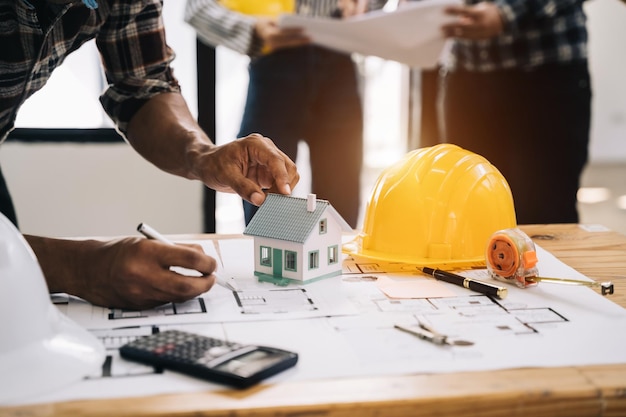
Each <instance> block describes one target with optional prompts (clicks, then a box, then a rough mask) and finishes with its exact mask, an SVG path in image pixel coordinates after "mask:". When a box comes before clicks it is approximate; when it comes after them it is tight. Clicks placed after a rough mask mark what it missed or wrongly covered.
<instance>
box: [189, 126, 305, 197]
mask: <svg viewBox="0 0 626 417" xmlns="http://www.w3.org/2000/svg"><path fill="white" fill-rule="evenodd" d="M196 166H197V167H198V168H200V169H201V171H200V172H199V174H198V175H199V179H200V180H201V181H203V182H204V183H205V184H206V185H207V186H208V187H210V188H212V189H214V190H216V191H222V192H235V193H237V194H239V195H240V196H241V197H243V198H244V199H246V200H247V201H249V202H250V203H252V204H254V205H257V206H260V205H261V204H262V203H263V201H265V193H264V190H268V191H269V192H274V193H280V194H291V190H292V189H293V188H294V187H295V186H296V184H297V183H298V181H299V180H300V175H299V174H298V170H297V168H296V164H295V163H294V162H293V161H292V160H291V159H289V157H288V156H287V155H285V154H284V153H283V152H282V151H281V150H279V149H278V148H277V147H276V146H275V145H274V142H272V141H271V140H270V139H268V138H266V137H264V136H261V135H259V134H257V133H253V134H252V135H250V136H247V137H245V138H242V139H238V140H235V141H233V142H230V143H227V144H225V145H221V146H215V147H213V148H211V149H210V150H208V151H207V152H206V153H204V154H203V155H201V156H200V158H199V160H198V161H197V163H196Z"/></svg>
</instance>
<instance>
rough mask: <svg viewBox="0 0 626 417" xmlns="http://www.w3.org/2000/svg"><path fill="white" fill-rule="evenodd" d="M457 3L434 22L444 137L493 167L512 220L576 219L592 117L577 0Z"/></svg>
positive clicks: (581, 16) (584, 36) (583, 26)
mask: <svg viewBox="0 0 626 417" xmlns="http://www.w3.org/2000/svg"><path fill="white" fill-rule="evenodd" d="M465 3H466V4H464V5H459V6H453V7H449V8H448V9H447V13H448V14H450V15H451V16H454V17H456V19H454V21H453V22H452V23H450V24H446V25H445V26H444V27H443V31H444V33H445V36H447V37H449V38H452V39H454V41H453V46H452V50H451V54H450V56H449V59H448V60H447V62H445V63H444V75H443V90H442V91H440V94H441V99H442V104H443V105H442V108H441V109H442V111H443V115H442V116H443V123H442V125H443V126H442V127H443V129H442V135H443V140H444V141H447V142H451V143H455V144H457V145H459V146H461V147H464V148H466V149H468V150H471V151H473V152H476V153H478V154H480V155H482V156H484V157H486V158H487V159H488V160H489V161H490V162H491V163H492V164H494V165H495V166H496V167H497V168H498V169H499V170H500V171H501V172H502V174H503V175H504V177H505V178H506V180H507V181H508V183H509V185H510V186H511V189H512V192H513V198H514V201H515V211H516V214H517V222H518V223H519V224H529V223H577V222H578V211H577V199H576V193H577V191H578V188H579V184H580V176H581V174H582V171H583V168H584V167H585V164H586V162H587V157H588V144H589V129H590V119H591V84H590V77H589V70H588V63H587V57H588V51H587V30H586V16H585V13H584V10H583V1H581V0H562V1H555V0H543V1H524V0H501V1H494V2H487V1H471V0H470V1H466V2H465Z"/></svg>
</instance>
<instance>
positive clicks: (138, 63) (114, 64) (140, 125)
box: [97, 0, 299, 205]
mask: <svg viewBox="0 0 626 417" xmlns="http://www.w3.org/2000/svg"><path fill="white" fill-rule="evenodd" d="M123 3H124V2H123ZM142 4H143V8H140V9H137V8H136V7H133V5H134V3H133V2H131V3H129V4H128V5H126V4H123V5H120V8H119V9H115V10H116V12H117V14H112V16H111V17H109V21H110V22H109V23H108V24H107V25H105V27H104V28H103V30H102V32H101V33H100V34H98V37H97V44H98V48H99V50H100V53H101V55H102V60H103V62H104V64H105V69H106V74H107V80H108V81H109V83H110V86H109V88H108V89H107V91H106V92H105V94H104V95H103V96H102V97H101V101H102V104H103V106H104V108H105V109H106V110H107V113H108V114H109V115H110V116H111V118H112V119H113V120H114V121H115V122H116V124H117V126H118V129H119V130H120V132H121V133H122V134H124V135H125V137H126V139H127V140H128V142H129V143H130V144H131V145H132V146H133V148H135V149H136V150H137V151H138V152H139V153H140V154H141V155H142V156H143V157H144V158H145V159H147V160H148V161H150V162H152V163H153V164H154V165H156V166H157V167H159V168H160V169H162V170H164V171H166V172H169V173H172V174H175V175H179V176H182V177H185V178H190V179H198V180H201V181H202V182H204V183H205V184H206V185H207V186H209V187H211V188H213V189H215V190H217V191H225V192H236V193H238V194H240V195H241V196H242V197H243V198H245V199H246V200H248V201H250V202H252V203H253V204H257V205H258V204H261V203H262V202H263V201H264V199H265V195H264V193H263V192H262V189H270V190H271V191H275V192H279V193H285V194H289V193H290V192H291V189H292V188H293V187H294V186H295V185H296V184H297V182H298V180H299V176H298V173H297V170H296V166H295V164H294V163H293V162H292V161H291V160H290V159H289V158H288V157H287V156H286V155H285V154H284V153H282V152H281V151H280V150H278V149H277V148H276V147H275V146H274V144H273V143H272V142H271V141H270V140H269V139H267V138H263V137H261V136H259V135H251V136H249V137H247V138H244V139H241V140H237V141H233V142H231V143H229V144H226V145H223V146H215V145H214V144H213V143H212V142H211V140H210V139H209V138H208V137H207V136H206V134H205V133H204V132H203V131H202V129H201V128H200V126H199V125H198V124H197V122H196V121H195V119H194V118H193V116H192V115H191V113H190V111H189V109H188V107H187V104H186V103H185V101H184V99H183V97H182V96H181V95H180V88H179V87H178V83H177V80H176V79H175V78H174V75H173V71H172V68H171V66H170V63H171V61H172V60H173V59H174V55H173V52H172V51H171V50H170V49H169V48H168V47H167V45H166V44H165V38H166V37H165V31H164V26H163V19H162V17H161V11H162V9H161V7H162V4H161V2H160V1H159V0H144V2H142ZM137 51H149V52H150V53H149V54H146V55H143V54H142V55H140V54H137V53H136V52H137Z"/></svg>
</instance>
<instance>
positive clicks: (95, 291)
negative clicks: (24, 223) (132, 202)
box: [25, 235, 217, 309]
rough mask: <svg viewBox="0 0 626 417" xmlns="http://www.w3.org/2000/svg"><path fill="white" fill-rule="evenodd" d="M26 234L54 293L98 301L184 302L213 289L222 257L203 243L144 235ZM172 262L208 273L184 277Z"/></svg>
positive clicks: (135, 304)
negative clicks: (75, 236) (105, 237)
mask: <svg viewBox="0 0 626 417" xmlns="http://www.w3.org/2000/svg"><path fill="white" fill-rule="evenodd" d="M25 238H26V240H27V241H28V243H29V245H30V246H31V247H32V249H33V251H34V252H35V254H36V255H37V260H38V261H39V265H41V269H42V270H43V271H44V275H45V277H46V281H47V284H48V289H49V291H50V292H65V293H68V294H72V295H75V296H78V297H81V298H83V299H84V300H86V301H89V302H90V303H92V304H96V305H101V306H106V307H119V308H131V309H145V308H150V307H155V306H157V305H160V304H164V303H166V302H170V301H174V302H182V301H185V300H188V299H190V298H193V297H195V296H198V295H200V294H202V293H204V292H206V291H208V290H209V289H210V288H211V287H212V286H213V284H214V282H215V277H214V276H213V275H211V274H212V273H213V272H214V271H215V269H216V266H217V264H216V261H215V259H213V258H211V257H210V256H207V255H206V254H204V252H203V250H202V248H201V247H200V246H183V245H176V246H171V245H167V244H164V243H161V242H157V241H153V240H148V239H142V238H126V239H119V240H113V241H108V242H103V241H97V240H64V239H50V238H43V237H36V236H28V235H26V236H25ZM138 260H139V261H138ZM170 266H181V267H184V268H188V269H194V270H196V271H199V272H201V273H203V274H204V275H203V276H201V277H187V276H183V275H180V274H178V273H176V272H174V271H171V270H170V269H169V268H170Z"/></svg>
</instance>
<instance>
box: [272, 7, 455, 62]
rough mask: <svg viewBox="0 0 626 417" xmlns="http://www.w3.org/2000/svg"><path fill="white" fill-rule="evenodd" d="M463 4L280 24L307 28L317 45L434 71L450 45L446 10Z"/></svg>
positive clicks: (290, 18) (285, 18)
mask: <svg viewBox="0 0 626 417" xmlns="http://www.w3.org/2000/svg"><path fill="white" fill-rule="evenodd" d="M459 3H460V2H459V1H458V0H424V1H418V2H411V3H409V4H404V5H403V6H401V7H399V8H398V9H397V10H395V11H392V12H385V11H382V10H377V11H372V12H369V13H366V14H364V15H362V16H356V17H351V18H347V19H342V20H341V19H330V18H328V19H323V18H319V17H306V16H299V15H282V16H281V17H280V18H279V20H278V24H279V26H281V27H293V26H299V27H302V28H304V29H305V30H306V32H307V34H308V35H309V36H310V37H311V39H312V41H313V43H315V44H317V45H321V46H325V47H328V48H331V49H335V50H339V51H343V52H356V53H359V54H363V55H375V56H378V57H381V58H384V59H390V60H393V61H398V62H401V63H403V64H407V65H409V66H413V67H421V68H430V67H434V66H435V65H436V64H437V61H438V60H439V58H440V56H441V54H442V52H443V50H444V46H445V44H446V39H445V38H444V37H443V34H442V33H441V26H442V24H444V23H445V22H447V21H450V20H451V19H453V18H452V17H450V16H446V15H445V14H444V13H443V9H444V8H445V7H446V6H449V5H453V4H459Z"/></svg>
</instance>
